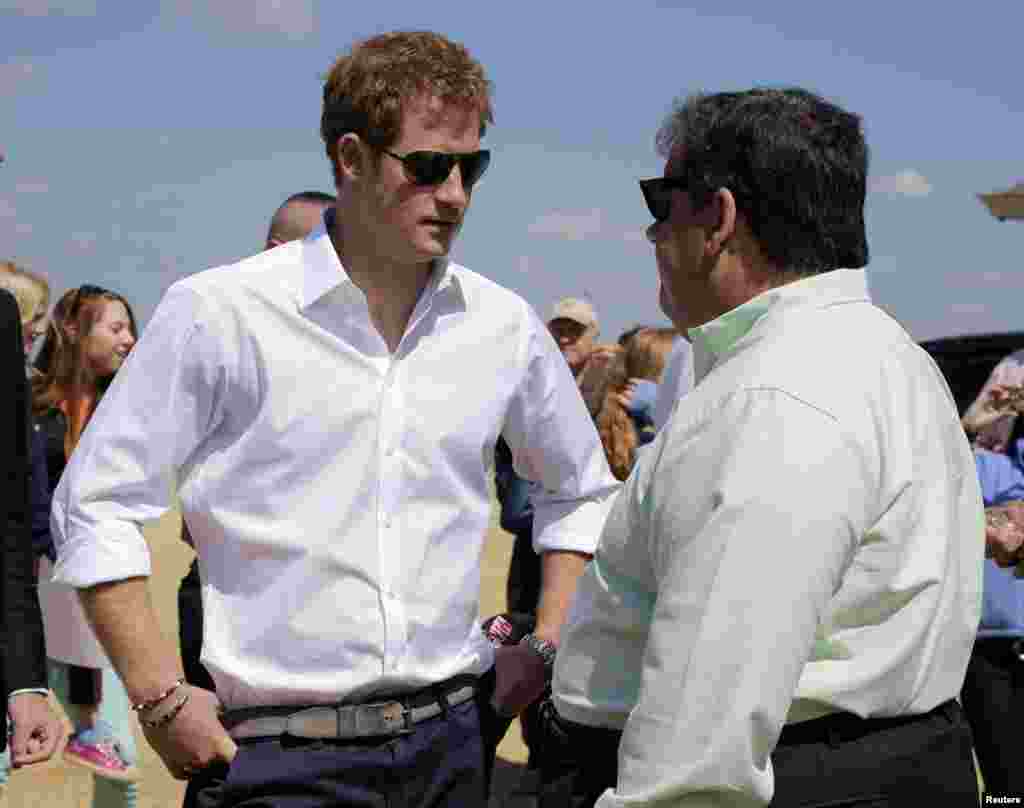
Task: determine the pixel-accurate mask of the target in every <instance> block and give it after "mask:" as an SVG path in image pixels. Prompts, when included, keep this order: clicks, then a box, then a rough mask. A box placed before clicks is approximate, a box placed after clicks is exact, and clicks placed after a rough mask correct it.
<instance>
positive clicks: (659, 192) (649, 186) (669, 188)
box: [640, 177, 686, 222]
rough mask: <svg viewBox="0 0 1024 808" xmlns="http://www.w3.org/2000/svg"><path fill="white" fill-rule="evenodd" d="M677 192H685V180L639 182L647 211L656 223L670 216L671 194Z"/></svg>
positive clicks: (658, 179)
mask: <svg viewBox="0 0 1024 808" xmlns="http://www.w3.org/2000/svg"><path fill="white" fill-rule="evenodd" d="M677 190H678V191H685V190H686V180H684V179H681V178H679V177H655V178H654V179H651V180H640V191H641V192H642V193H643V195H644V202H646V203H647V210H649V211H650V212H651V216H653V217H654V220H655V221H657V222H663V221H665V220H666V219H667V218H668V217H669V216H671V215H672V192H673V191H677Z"/></svg>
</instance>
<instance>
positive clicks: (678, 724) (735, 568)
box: [541, 89, 984, 808]
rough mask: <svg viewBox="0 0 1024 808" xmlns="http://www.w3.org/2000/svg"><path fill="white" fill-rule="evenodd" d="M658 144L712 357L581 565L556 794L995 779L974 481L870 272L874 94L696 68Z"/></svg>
mask: <svg viewBox="0 0 1024 808" xmlns="http://www.w3.org/2000/svg"><path fill="white" fill-rule="evenodd" d="M658 145H659V147H660V151H661V153H662V155H663V156H664V157H665V158H666V165H665V171H664V175H663V176H661V177H658V178H655V179H649V180H643V181H641V183H640V187H641V191H642V193H643V196H644V199H645V201H646V203H647V206H648V209H649V210H650V213H651V215H652V216H653V218H654V220H655V221H654V223H653V224H652V225H651V226H650V227H649V228H648V230H647V236H648V239H649V240H650V241H651V242H652V244H653V245H654V253H655V259H656V263H657V269H658V274H659V277H660V280H661V290H662V291H661V304H662V308H663V309H664V311H665V313H666V314H667V315H668V316H669V317H670V318H671V320H672V322H673V323H674V324H675V326H676V327H677V328H678V329H679V330H680V331H681V332H682V331H683V330H684V329H687V330H688V333H689V336H690V339H691V341H692V344H693V347H694V368H695V379H696V385H695V387H694V389H693V390H692V391H691V392H690V393H689V394H688V395H687V396H686V397H685V398H684V399H682V400H681V401H680V402H679V403H678V405H677V406H676V407H675V410H674V412H673V413H672V415H671V416H670V418H669V420H668V423H667V424H666V425H665V426H664V427H663V428H662V430H661V432H660V433H659V434H658V436H657V437H656V438H655V440H654V442H653V443H652V444H651V445H650V448H649V449H648V450H647V451H646V452H645V453H643V454H642V455H641V456H640V459H639V461H638V462H637V465H636V467H635V468H634V470H633V473H632V475H631V476H630V478H629V480H628V481H627V482H626V483H625V486H624V488H623V490H622V492H621V494H620V496H619V497H618V499H617V500H616V502H615V505H614V507H613V509H612V511H611V513H610V515H609V517H608V520H607V522H606V523H605V527H604V531H603V533H602V535H601V539H600V541H599V543H598V548H597V551H596V554H595V556H594V560H593V562H592V563H591V564H590V565H589V566H588V568H587V570H586V571H585V572H584V574H583V576H582V578H581V579H580V583H579V586H578V589H577V594H576V598H575V601H574V603H573V607H572V610H571V612H570V615H569V618H568V621H567V624H566V627H565V629H564V630H563V635H562V646H561V648H560V650H559V654H558V659H557V661H556V663H555V671H554V681H553V685H552V687H553V697H552V700H551V701H550V702H547V703H546V704H545V705H544V708H543V710H542V719H543V724H542V726H543V730H544V738H543V746H544V751H545V754H544V762H543V775H544V776H543V780H544V785H543V792H542V799H541V805H542V806H544V808H548V806H567V805H570V806H590V805H595V804H596V805H597V806H599V808H624V806H627V805H628V806H630V808H644V806H655V805H659V806H665V805H672V806H677V807H678V808H682V807H683V806H701V807H702V808H712V807H715V808H726V806H728V808H737V807H738V806H763V805H767V804H769V803H771V805H772V806H774V808H794V807H795V806H806V805H853V804H857V805H861V804H864V805H866V804H868V803H869V802H870V804H883V803H884V804H886V805H903V804H907V805H918V804H920V805H977V799H978V794H977V784H976V780H975V774H974V766H973V761H972V757H971V735H970V731H969V729H968V726H967V724H966V722H965V720H964V717H963V714H962V711H961V708H960V705H959V704H958V702H957V696H958V694H959V692H960V687H961V684H962V683H963V680H964V673H965V670H966V668H967V662H968V658H969V656H970V652H971V647H972V645H973V643H974V636H975V632H976V630H977V626H978V619H979V615H980V605H981V568H982V552H983V546H984V536H983V529H982V525H983V514H982V503H981V496H980V491H979V486H978V479H977V474H976V472H975V467H974V458H973V456H972V454H971V450H970V447H969V446H968V444H967V440H966V437H965V436H964V433H963V430H962V429H961V428H960V422H959V418H958V416H957V411H956V406H955V404H954V402H953V398H952V396H951V394H950V392H949V389H948V387H947V385H946V382H945V379H944V378H943V376H942V373H941V372H940V371H939V369H938V367H936V365H935V363H934V362H933V361H932V360H931V358H930V357H929V356H928V355H927V354H926V353H925V352H924V351H923V350H922V349H921V348H920V347H919V346H918V345H917V344H916V343H915V342H914V341H913V339H911V337H910V336H909V335H908V334H907V333H906V331H904V330H903V328H902V327H900V325H899V324H898V323H896V322H895V321H894V320H892V319H891V318H890V317H888V316H887V315H886V314H885V313H884V312H883V311H882V310H881V309H879V308H878V307H877V306H875V305H874V304H873V303H872V302H871V299H870V296H869V294H868V285H867V279H866V277H865V273H864V271H863V269H862V267H864V266H865V265H866V263H867V260H868V249H867V240H866V236H865V228H864V215H863V208H864V196H865V189H866V179H867V146H866V144H865V142H864V137H863V133H862V130H861V124H860V119H859V118H858V117H857V116H855V115H852V114H850V113H848V112H846V111H845V110H843V109H841V108H840V107H838V106H836V105H835V104H832V103H829V102H828V101H825V100H824V99H822V98H819V97H817V96H815V95H813V94H812V93H809V92H807V91H805V90H800V89H755V90H750V91H748V92H736V93H720V94H716V95H707V96H703V95H702V96H696V97H694V98H690V99H688V100H686V101H685V102H683V103H682V104H680V105H679V106H677V108H676V110H675V111H674V113H673V114H672V115H671V117H670V118H669V119H668V121H667V122H666V123H665V125H664V127H663V128H662V130H661V132H660V133H659V136H658ZM840 356H841V357H843V360H842V362H837V361H836V357H840Z"/></svg>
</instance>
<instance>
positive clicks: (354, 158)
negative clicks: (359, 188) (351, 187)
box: [334, 132, 368, 180]
mask: <svg viewBox="0 0 1024 808" xmlns="http://www.w3.org/2000/svg"><path fill="white" fill-rule="evenodd" d="M364 145H365V144H364V143H363V141H362V139H361V138H360V137H359V135H357V134H356V133H355V132H346V133H345V134H344V135H342V136H341V137H340V138H338V143H337V145H336V146H335V147H334V152H335V159H336V160H337V161H338V176H339V177H344V178H345V179H347V180H357V179H359V178H360V177H362V176H363V175H364V174H366V170H367V157H368V155H367V153H366V149H364V148H363V147H364Z"/></svg>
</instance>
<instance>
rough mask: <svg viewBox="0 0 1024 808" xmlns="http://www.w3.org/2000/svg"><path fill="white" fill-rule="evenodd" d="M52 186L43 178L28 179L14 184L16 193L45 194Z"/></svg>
mask: <svg viewBox="0 0 1024 808" xmlns="http://www.w3.org/2000/svg"><path fill="white" fill-rule="evenodd" d="M49 190H50V186H49V185H47V184H46V182H45V181H43V180H26V181H24V182H19V183H18V184H17V185H15V186H14V192H15V193H16V194H45V193H46V192H47V191H49Z"/></svg>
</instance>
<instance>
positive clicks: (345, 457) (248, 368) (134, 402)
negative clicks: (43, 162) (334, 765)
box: [52, 229, 617, 707]
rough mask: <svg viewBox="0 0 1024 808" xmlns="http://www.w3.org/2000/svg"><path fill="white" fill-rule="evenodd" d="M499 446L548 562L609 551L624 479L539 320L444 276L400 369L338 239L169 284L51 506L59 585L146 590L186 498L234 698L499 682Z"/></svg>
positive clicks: (479, 282) (209, 651)
mask: <svg viewBox="0 0 1024 808" xmlns="http://www.w3.org/2000/svg"><path fill="white" fill-rule="evenodd" d="M499 434H501V435H504V436H505V439H506V440H507V442H508V444H509V446H510V447H511V448H512V451H513V453H514V457H515V466H516V470H517V471H518V472H519V473H520V474H521V475H522V476H524V477H526V478H528V479H530V480H532V481H535V482H536V483H537V484H538V485H537V486H536V487H535V488H536V490H535V493H534V509H535V520H534V530H535V539H534V540H535V546H536V548H537V549H538V550H539V551H545V550H577V551H583V552H588V553H589V552H592V551H593V549H594V546H595V544H596V539H597V536H598V535H599V534H600V530H601V526H602V525H603V522H604V518H605V516H606V512H607V509H608V506H609V504H610V500H611V499H612V494H613V492H614V491H615V490H616V489H617V483H616V481H615V479H614V478H613V477H612V476H611V474H610V472H609V470H608V466H607V462H606V461H605V457H604V453H603V451H602V449H601V444H600V441H599V439H598V436H597V432H596V430H595V428H594V426H593V424H592V421H591V419H590V417H589V415H588V413H587V410H586V407H585V406H584V404H583V401H582V398H581V397H580V394H579V391H578V390H577V388H576V385H575V382H574V380H573V378H572V375H571V373H570V372H569V369H568V367H567V366H566V363H565V360H564V359H563V358H562V356H561V354H560V353H559V352H558V349H557V347H556V346H555V343H554V341H553V339H552V338H551V336H550V335H549V334H548V332H547V329H546V328H545V327H544V325H543V323H541V321H540V320H539V319H538V318H537V316H536V315H535V313H534V312H533V310H532V309H531V308H530V307H529V306H528V305H527V304H526V303H525V302H524V301H523V300H522V299H521V298H519V297H518V296H516V295H515V294H513V293H512V292H509V291H508V290H506V289H503V288H501V287H499V286H497V285H496V284H494V283H492V282H491V281H488V280H486V279H485V278H482V277H481V276H479V275H476V274H474V273H472V272H470V271H469V270H467V269H464V268H463V267H460V266H457V265H455V264H452V263H447V262H443V261H442V262H438V263H437V264H435V268H434V271H433V272H432V274H431V278H430V281H429V283H428V285H427V287H426V289H425V290H424V292H423V294H422V295H421V297H420V299H419V301H418V302H417V305H416V307H415V310H414V311H413V314H412V316H411V318H410V321H409V324H408V327H407V329H406V332H405V334H404V336H403V338H402V341H401V343H400V345H399V346H398V349H397V350H396V352H395V353H394V354H393V355H392V354H391V353H390V352H389V351H388V348H387V346H386V344H385V343H384V341H383V339H382V338H381V337H380V335H379V333H378V332H377V330H376V329H375V327H374V326H373V324H372V322H371V319H370V314H369V309H368V307H367V303H366V299H365V296H364V295H363V293H362V292H361V291H360V290H359V289H358V287H356V286H355V285H354V284H353V283H352V281H351V280H350V279H349V278H348V276H347V274H346V273H345V270H344V269H343V267H342V266H341V264H340V262H339V260H338V257H337V254H336V252H335V250H334V248H333V246H332V244H331V241H330V238H329V236H328V235H327V233H326V232H325V231H324V230H323V229H321V230H319V231H318V232H316V233H314V234H312V235H311V236H310V237H308V238H307V239H305V240H303V241H296V242H292V243H290V244H287V245H284V246H281V247H278V248H277V249H274V250H271V251H269V252H265V253H262V254H260V255H257V256H255V257H253V258H250V259H247V260H245V261H242V262H240V263H238V264H236V265H233V266H227V267H221V268H218V269H213V270H210V271H207V272H203V273H200V274H198V275H193V276H191V277H189V278H186V279H185V280H182V281H180V282H178V283H176V284H174V285H173V286H172V287H171V288H170V289H169V290H168V292H167V294H166V295H165V297H164V299H163V300H162V301H161V303H160V305H159V307H158V308H157V311H156V312H155V314H154V315H153V318H152V321H151V322H150V324H149V325H148V327H147V328H146V332H145V334H144V336H143V338H142V339H141V340H140V341H139V344H138V345H137V346H136V347H135V349H134V350H133V351H132V354H131V355H130V357H129V358H128V360H127V362H126V364H125V366H124V367H123V369H122V370H121V371H120V372H119V373H118V374H117V377H116V379H115V381H114V383H113V385H112V386H111V388H110V390H109V391H108V392H107V394H106V395H105V396H104V398H103V400H102V402H101V403H100V406H99V407H98V409H97V411H96V414H95V415H94V416H93V418H92V420H91V421H90V423H89V426H88V428H87V430H86V431H85V434H84V435H83V437H82V440H81V442H80V443H79V445H78V447H77V448H76V450H75V452H74V455H73V456H72V459H71V462H70V464H69V465H68V467H67V471H66V472H65V474H64V476H63V478H62V480H61V483H60V485H59V487H58V489H57V491H56V494H55V496H54V506H53V518H52V524H53V535H54V537H55V540H56V544H57V547H58V551H59V560H58V564H57V568H56V573H55V574H56V577H57V579H58V580H61V581H64V582H66V583H68V584H71V585H73V586H76V587H89V586H92V585H94V584H97V583H100V582H104V581H116V580H122V579H125V578H129V577H135V576H146V575H149V574H150V558H149V553H148V550H147V546H146V543H145V541H144V540H143V536H142V533H141V532H140V526H141V524H142V523H143V522H146V521H149V520H152V519H155V518H157V517H159V516H160V515H161V514H162V513H164V512H165V511H166V510H167V509H168V508H169V507H170V505H171V496H172V490H173V487H174V484H175V483H177V484H178V486H179V488H178V490H179V495H180V500H181V506H182V511H183V514H184V518H185V521H186V523H187V524H188V527H189V530H190V532H191V534H192V537H193V539H194V540H195V546H196V550H197V553H198V555H199V562H200V570H201V573H202V578H203V605H204V612H205V619H204V638H203V657H202V659H203V663H204V664H205V665H206V667H207V668H208V669H209V670H210V673H211V674H212V675H213V678H214V680H215V681H216V684H217V692H218V694H219V696H220V697H221V699H222V700H223V701H224V702H225V704H226V705H227V706H229V707H241V706H253V705H263V704H312V703H327V702H336V701H338V700H343V699H354V698H362V697H365V696H366V695H369V694H370V693H372V692H374V691H381V690H393V689H403V688H416V687H421V686H424V685H426V684H430V683H433V682H437V681H441V680H443V679H445V678H447V677H450V676H453V675H456V674H460V673H482V672H484V671H486V670H487V669H488V668H489V667H490V666H491V665H492V664H493V650H492V648H491V646H490V645H489V643H488V642H487V641H486V638H485V637H483V635H482V634H481V632H480V629H479V624H478V617H479V586H480V558H481V553H482V548H483V540H484V536H485V534H486V532H487V529H488V524H489V516H490V496H489V489H488V470H489V466H490V464H491V461H492V457H493V450H494V444H495V441H496V440H497V438H498V436H499Z"/></svg>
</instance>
